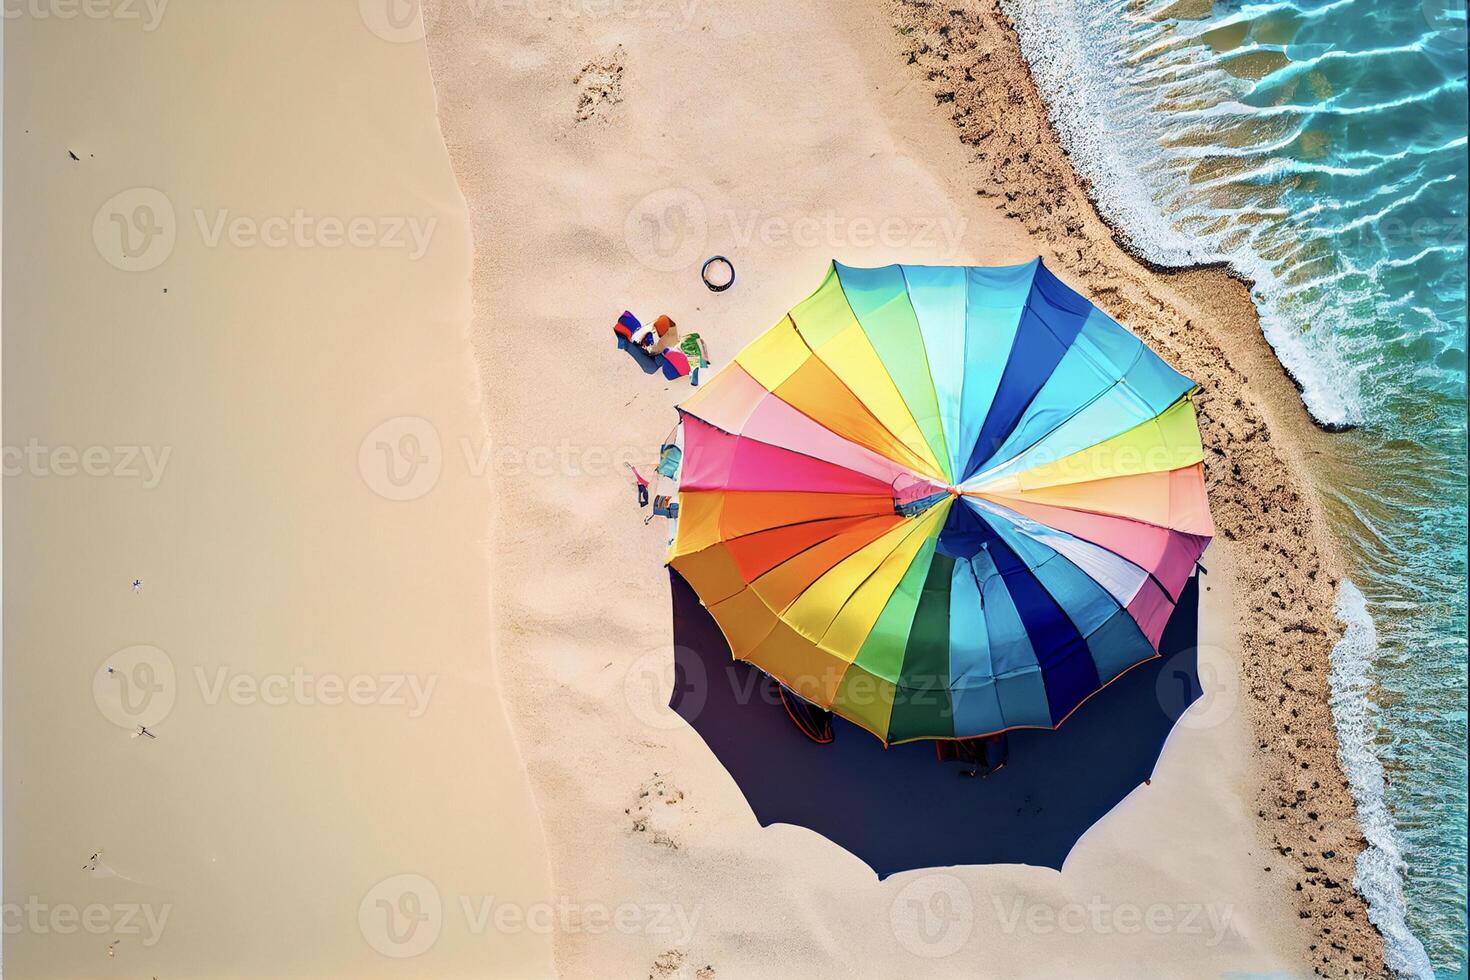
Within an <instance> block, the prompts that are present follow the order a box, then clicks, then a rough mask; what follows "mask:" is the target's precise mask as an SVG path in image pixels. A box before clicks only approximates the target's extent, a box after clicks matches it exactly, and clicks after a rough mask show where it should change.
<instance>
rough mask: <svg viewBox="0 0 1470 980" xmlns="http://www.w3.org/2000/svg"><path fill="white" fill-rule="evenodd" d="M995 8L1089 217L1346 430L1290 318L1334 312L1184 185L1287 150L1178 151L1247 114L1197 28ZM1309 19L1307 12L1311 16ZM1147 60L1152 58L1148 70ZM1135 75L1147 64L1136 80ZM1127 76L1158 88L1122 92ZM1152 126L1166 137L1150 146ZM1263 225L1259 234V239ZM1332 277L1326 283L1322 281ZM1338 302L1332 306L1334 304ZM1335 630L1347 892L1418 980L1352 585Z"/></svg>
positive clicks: (1370, 654)
mask: <svg viewBox="0 0 1470 980" xmlns="http://www.w3.org/2000/svg"><path fill="white" fill-rule="evenodd" d="M1002 5H1003V7H1004V8H1005V11H1006V13H1007V15H1008V16H1009V17H1010V18H1011V20H1012V22H1013V23H1014V24H1015V25H1016V30H1017V33H1018V35H1019V37H1020V41H1021V49H1022V53H1023V54H1024V55H1025V57H1026V60H1027V62H1028V64H1029V66H1030V68H1031V72H1032V76H1033V77H1034V78H1035V80H1036V84H1037V87H1038V88H1039V89H1040V91H1041V94H1042V96H1043V98H1044V99H1045V101H1046V103H1047V110H1048V114H1049V116H1050V118H1051V121H1052V125H1053V126H1054V127H1055V128H1056V130H1057V134H1058V136H1059V137H1060V139H1061V141H1062V143H1063V145H1064V146H1065V147H1066V149H1067V152H1068V154H1069V156H1070V158H1071V160H1072V163H1073V166H1074V167H1075V168H1076V169H1077V171H1078V172H1079V173H1080V174H1081V175H1082V176H1083V177H1084V178H1085V179H1086V180H1087V181H1088V182H1089V183H1090V184H1091V187H1092V194H1093V199H1094V201H1095V202H1096V204H1097V207H1098V209H1099V211H1100V212H1101V213H1102V215H1103V216H1104V217H1105V218H1106V219H1107V220H1108V221H1109V222H1110V223H1111V224H1112V225H1113V227H1114V228H1116V229H1118V231H1119V233H1120V234H1121V235H1122V236H1123V237H1124V239H1125V240H1126V241H1127V242H1128V244H1129V245H1130V247H1132V248H1133V249H1135V250H1136V251H1137V252H1138V253H1139V254H1141V255H1142V256H1144V257H1145V258H1147V259H1149V260H1151V261H1154V262H1157V263H1160V264H1162V265H1172V266H1181V265H1190V264H1195V263H1202V262H1217V261H1225V262H1228V263H1230V265H1231V266H1232V267H1233V268H1235V269H1236V270H1237V271H1238V272H1240V273H1241V274H1243V275H1244V276H1246V277H1247V278H1249V279H1251V280H1252V281H1253V282H1254V283H1255V290H1254V293H1253V298H1254V300H1255V302H1256V306H1257V309H1258V310H1259V311H1260V314H1261V322H1262V332H1263V333H1264V334H1265V337H1266V340H1267V341H1268V342H1269V343H1270V344H1271V346H1272V348H1273V349H1274V350H1275V351H1276V356H1277V357H1278V358H1279V359H1280V361H1281V363H1282V364H1283V365H1284V366H1285V367H1286V369H1287V370H1288V371H1289V372H1291V374H1292V376H1293V377H1295V378H1296V380H1297V382H1298V383H1299V384H1300V385H1301V386H1302V388H1303V392H1302V400H1303V402H1304V403H1305V404H1306V407H1307V409H1308V411H1310V412H1311V413H1312V415H1313V417H1314V418H1316V419H1317V420H1318V421H1319V422H1324V423H1328V424H1345V423H1349V424H1350V423H1355V422H1359V421H1361V420H1362V417H1363V407H1362V399H1361V396H1360V394H1359V389H1358V386H1357V384H1356V383H1355V375H1354V372H1353V370H1352V369H1351V368H1350V367H1349V363H1350V362H1349V359H1348V358H1347V356H1346V352H1345V351H1344V350H1342V349H1341V348H1339V347H1338V344H1339V343H1340V342H1341V338H1340V336H1339V335H1337V334H1334V333H1333V332H1332V331H1330V330H1317V331H1312V332H1310V333H1308V332H1307V331H1304V330H1302V329H1301V328H1300V324H1301V323H1302V322H1303V320H1304V318H1305V319H1308V320H1310V319H1316V318H1321V319H1323V320H1326V319H1327V318H1333V319H1336V317H1334V312H1335V311H1334V309H1333V308H1331V307H1329V306H1326V305H1325V304H1324V303H1321V302H1320V301H1319V302H1315V303H1313V302H1307V303H1305V304H1304V303H1301V302H1298V303H1297V304H1296V306H1295V307H1293V308H1291V309H1287V306H1288V294H1289V293H1290V292H1291V290H1292V285H1293V284H1290V283H1288V282H1286V281H1285V280H1284V278H1283V273H1280V272H1278V264H1277V263H1279V262H1280V259H1281V255H1282V252H1281V250H1280V249H1275V250H1272V249H1269V248H1268V247H1267V246H1268V245H1269V244H1270V243H1269V242H1268V241H1267V240H1266V239H1265V238H1264V237H1263V236H1262V234H1260V233H1242V231H1241V229H1240V226H1238V225H1234V224H1232V223H1231V222H1230V220H1229V219H1230V218H1232V217H1238V215H1236V214H1233V213H1232V212H1231V209H1230V208H1229V205H1228V203H1225V204H1222V203H1220V201H1219V200H1218V199H1212V198H1211V196H1210V193H1209V192H1210V190H1211V188H1212V187H1213V185H1214V184H1215V183H1216V181H1215V180H1204V181H1198V182H1195V183H1191V182H1190V181H1189V180H1188V179H1187V177H1188V174H1189V171H1190V169H1191V168H1192V167H1193V166H1195V165H1196V164H1198V163H1199V162H1200V161H1201V160H1202V159H1203V157H1204V155H1205V154H1210V155H1213V156H1215V157H1216V158H1219V157H1230V156H1240V157H1251V158H1252V159H1254V158H1256V157H1257V156H1258V155H1261V154H1264V155H1265V156H1267V157H1269V156H1270V155H1271V154H1272V153H1274V151H1275V148H1278V147H1280V146H1285V145H1286V144H1288V143H1289V142H1290V141H1291V140H1292V139H1294V138H1295V137H1296V135H1298V134H1297V132H1296V130H1295V129H1293V130H1292V131H1291V132H1289V133H1283V134H1282V135H1280V136H1278V137H1277V138H1276V139H1275V140H1271V139H1265V140H1264V141H1263V142H1261V143H1259V144H1258V145H1256V146H1255V147H1253V148H1250V149H1247V150H1240V151H1237V150H1236V149H1235V148H1232V147H1226V146H1218V145H1209V144H1210V140H1209V139H1208V136H1209V134H1208V133H1203V134H1201V133H1199V132H1198V131H1197V130H1196V131H1192V132H1188V135H1189V136H1191V137H1195V136H1199V135H1204V136H1205V139H1204V141H1203V142H1204V143H1205V144H1206V146H1205V148H1204V149H1203V150H1201V148H1200V147H1197V146H1196V147H1194V149H1189V148H1188V147H1189V146H1190V145H1191V144H1192V143H1197V142H1199V140H1187V139H1186V140H1181V139H1180V137H1181V135H1184V134H1185V132H1186V131H1188V130H1191V128H1192V127H1200V126H1211V125H1222V124H1225V123H1227V122H1229V121H1230V120H1231V119H1232V118H1235V119H1240V118H1242V117H1243V116H1245V115H1247V114H1251V115H1254V114H1255V113H1256V112H1257V110H1254V109H1247V108H1246V107H1244V106H1242V105H1240V104H1239V103H1238V102H1237V101H1235V99H1234V97H1233V96H1232V95H1230V93H1231V92H1233V91H1234V90H1235V87H1236V86H1239V85H1240V84H1241V83H1240V82H1239V80H1237V79H1233V78H1231V77H1230V76H1228V75H1227V74H1226V73H1224V72H1223V71H1221V70H1220V69H1219V68H1218V67H1216V66H1215V65H1214V64H1213V63H1212V62H1211V56H1210V55H1209V53H1208V52H1207V51H1205V50H1204V49H1202V48H1199V47H1193V48H1191V47H1188V46H1182V45H1180V44H1178V43H1177V42H1178V39H1179V37H1180V36H1181V35H1182V34H1183V33H1186V32H1188V31H1191V30H1198V29H1200V28H1199V27H1198V26H1194V25H1181V24H1175V25H1172V27H1171V29H1170V30H1169V31H1165V30H1162V29H1159V28H1157V27H1156V26H1154V25H1151V24H1148V23H1147V22H1143V21H1140V20H1139V16H1140V15H1139V14H1138V13H1137V12H1136V11H1137V7H1136V5H1135V4H1134V3H1133V2H1132V0H1085V2H1079V0H1002ZM1323 12H1324V11H1323V10H1320V9H1319V10H1318V11H1316V15H1320V14H1322V13H1323ZM1221 23H1222V22H1221V21H1215V22H1213V23H1211V24H1210V26H1211V27H1218V26H1220V24H1221ZM1130 32H1132V33H1130ZM1161 53H1167V57H1162V58H1161V57H1159V55H1160V54H1161ZM1145 60H1147V61H1148V64H1147V66H1142V65H1141V64H1140V63H1141V62H1143V61H1145ZM1130 74H1132V75H1133V77H1134V78H1143V79H1145V80H1146V81H1152V82H1154V83H1157V84H1155V85H1153V86H1149V85H1143V86H1139V85H1133V84H1130V83H1129V81H1128V76H1129V75H1130ZM1186 80H1192V82H1193V83H1194V87H1193V88H1192V89H1190V94H1191V95H1192V96H1194V97H1196V104H1195V105H1194V106H1193V107H1192V108H1190V109H1187V110H1184V111H1180V110H1178V109H1177V108H1176V109H1174V110H1173V111H1172V112H1168V113H1164V112H1160V111H1159V110H1158V108H1157V106H1156V101H1157V100H1158V99H1159V98H1160V96H1159V94H1158V93H1159V92H1160V91H1161V86H1163V85H1168V86H1172V87H1173V90H1172V95H1173V97H1175V98H1177V97H1178V93H1179V88H1180V86H1181V85H1182V84H1184V83H1185V82H1186ZM1212 90H1213V91H1214V92H1215V93H1217V94H1218V93H1224V95H1223V96H1221V97H1218V98H1216V99H1215V100H1214V101H1213V103H1212V104H1202V103H1209V102H1210V98H1209V94H1208V93H1209V92H1211V91H1212ZM1266 115H1270V113H1269V112H1267V113H1266ZM1165 126H1168V127H1171V129H1172V131H1165ZM1257 162H1260V161H1257ZM1273 162H1274V163H1275V165H1276V167H1277V171H1276V172H1278V173H1280V172H1285V171H1286V168H1287V167H1288V166H1289V162H1288V161H1284V160H1277V161H1269V160H1268V161H1266V163H1267V165H1268V167H1269V166H1270V164H1271V163H1273ZM1225 179H1226V180H1228V179H1229V178H1225ZM1253 211H1254V216H1255V217H1276V218H1281V217H1284V213H1281V212H1278V211H1275V210H1272V209H1269V208H1267V207H1263V206H1261V205H1260V204H1259V203H1257V205H1256V206H1255V207H1254V208H1253ZM1298 217H1303V216H1298ZM1304 217H1306V218H1308V219H1311V218H1313V216H1312V215H1306V216H1304ZM1222 219H1224V220H1222ZM1268 226H1269V225H1268V223H1266V222H1262V223H1260V226H1259V227H1261V228H1267V227H1268ZM1222 227H1223V229H1224V230H1223V231H1221V230H1220V229H1221V228H1222ZM1298 228H1299V230H1300V229H1301V228H1302V226H1298ZM1306 230H1310V226H1307V228H1306ZM1339 233H1340V232H1339ZM1277 244H1279V242H1278V243H1277ZM1267 251H1274V252H1275V255H1276V260H1275V261H1272V260H1268V259H1267V258H1266V257H1265V256H1264V255H1263V254H1262V253H1263V252H1267ZM1286 274H1289V272H1288V273H1286ZM1340 276H1341V273H1340V272H1339V273H1336V274H1331V275H1328V276H1324V277H1322V280H1323V281H1324V282H1326V281H1330V280H1332V279H1335V278H1338V277H1340ZM1297 285H1299V284H1297ZM1297 298H1298V299H1300V294H1298V297H1297ZM1338 299H1339V301H1342V300H1343V299H1344V294H1339V297H1338ZM1312 314H1315V315H1316V316H1315V317H1314V316H1312ZM1337 615H1338V617H1339V618H1340V619H1341V620H1342V621H1343V622H1344V623H1345V624H1346V626H1347V632H1346V633H1345V635H1344V636H1343V639H1342V641H1341V642H1340V643H1339V644H1338V645H1337V647H1336V648H1334V650H1333V653H1332V675H1331V688H1332V694H1331V702H1332V710H1333V717H1334V719H1335V721H1336V726H1337V729H1338V742H1339V751H1340V762H1341V765H1342V768H1343V771H1344V773H1345V774H1346V775H1347V777H1348V780H1349V783H1350V785H1351V788H1352V792H1353V797H1354V800H1355V802H1356V805H1357V810H1358V820H1359V823H1360V825H1361V826H1362V830H1363V834H1364V837H1365V838H1366V839H1367V841H1368V844H1369V846H1368V848H1367V849H1366V850H1365V851H1364V852H1363V853H1362V854H1361V855H1360V856H1359V858H1358V862H1357V868H1356V875H1355V881H1354V884H1355V886H1356V887H1357V889H1358V891H1359V892H1360V893H1362V895H1363V896H1364V897H1365V899H1366V900H1367V902H1368V905H1369V919H1370V920H1371V921H1372V922H1373V923H1374V925H1376V926H1377V927H1378V929H1379V931H1380V932H1381V933H1382V934H1383V936H1384V941H1385V952H1386V957H1387V961H1388V965H1389V967H1390V968H1391V969H1393V970H1394V971H1395V972H1396V973H1398V974H1400V975H1403V976H1408V977H1415V978H1432V977H1433V976H1434V972H1433V968H1432V967H1431V965H1430V961H1429V957H1428V954H1427V953H1426V952H1425V949H1424V946H1423V944H1422V943H1421V942H1420V941H1419V940H1418V938H1416V937H1415V936H1414V934H1413V933H1412V932H1411V931H1410V929H1409V927H1408V923H1407V921H1406V912H1407V906H1406V902H1405V898H1404V889H1403V872H1404V869H1405V864H1404V858H1403V852H1402V849H1401V846H1400V843H1399V836H1398V832H1397V831H1396V829H1395V828H1394V824H1393V819H1392V816H1391V815H1390V813H1389V810H1388V806H1387V803H1386V801H1385V799H1384V794H1383V778H1384V777H1383V766H1382V763H1381V762H1380V761H1379V759H1378V756H1377V754H1376V752H1375V742H1376V736H1377V732H1378V724H1379V722H1378V707H1377V705H1376V704H1375V703H1374V702H1373V700H1372V698H1371V693H1372V688H1373V683H1374V682H1373V658H1374V655H1375V652H1376V650H1377V646H1378V638H1377V631H1376V629H1375V627H1374V624H1373V619H1372V617H1371V615H1370V614H1369V612H1368V607H1367V602H1366V600H1365V599H1364V597H1363V594H1362V593H1361V592H1360V591H1359V590H1358V589H1357V587H1355V586H1354V585H1353V584H1352V583H1351V582H1348V581H1344V582H1343V584H1342V588H1341V590H1340V592H1339V595H1338V602H1337Z"/></svg>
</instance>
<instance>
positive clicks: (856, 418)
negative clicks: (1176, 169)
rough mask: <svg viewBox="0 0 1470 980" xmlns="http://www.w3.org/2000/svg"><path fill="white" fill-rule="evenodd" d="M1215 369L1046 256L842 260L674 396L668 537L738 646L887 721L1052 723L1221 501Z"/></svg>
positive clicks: (1176, 569) (897, 736) (1083, 689)
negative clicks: (963, 261)
mask: <svg viewBox="0 0 1470 980" xmlns="http://www.w3.org/2000/svg"><path fill="white" fill-rule="evenodd" d="M1195 390H1196V386H1195V384H1194V383H1193V382H1192V381H1190V380H1189V379H1188V378H1185V377H1184V376H1183V375H1181V374H1179V373H1178V372H1176V371H1174V370H1173V369H1172V368H1170V367H1169V366H1168V365H1167V364H1165V363H1164V362H1163V360H1161V359H1160V358H1159V357H1158V356H1157V355H1156V354H1154V353H1153V352H1152V351H1151V350H1149V349H1148V347H1146V346H1145V345H1144V344H1143V343H1142V342H1141V341H1140V340H1139V339H1138V338H1136V337H1135V336H1133V334H1131V333H1129V332H1128V331H1127V330H1125V329H1124V328H1123V327H1122V326H1120V325H1119V324H1118V323H1117V322H1116V321H1114V320H1113V319H1112V318H1110V317H1109V316H1107V315H1106V314H1105V313H1103V312H1102V311H1100V310H1098V309H1097V308H1096V307H1094V306H1093V305H1092V304H1091V303H1090V302H1088V301H1087V300H1086V299H1084V298H1083V297H1082V296H1081V295H1079V294H1078V293H1077V292H1075V291H1074V290H1072V289H1071V288H1069V287H1068V286H1066V285H1065V284H1064V283H1062V281H1061V280H1059V279H1058V278H1057V277H1056V276H1054V275H1052V273H1051V272H1050V271H1049V270H1047V269H1046V268H1045V266H1043V265H1042V263H1041V261H1040V259H1037V260H1035V261H1032V262H1028V263H1026V264H1024V265H1017V266H1004V267H996V268H980V267H969V268H960V267H938V266H905V265H891V266H885V267H882V268H876V269H860V268H853V267H850V266H844V265H840V264H837V263H834V264H833V265H832V267H831V269H830V270H829V272H828V274H827V277H826V279H825V280H824V281H823V283H822V285H821V286H820V288H818V289H817V291H816V292H815V293H813V294H812V295H811V296H810V297H808V298H807V299H806V300H804V301H803V302H802V303H800V304H799V305H797V306H796V307H795V308H794V309H792V310H791V312H790V313H788V314H787V315H786V316H785V317H784V318H782V320H781V321H780V322H779V323H778V324H776V326H774V327H772V328H771V329H770V330H768V331H766V332H765V333H764V334H763V335H761V336H760V337H759V338H757V339H756V340H755V341H754V342H753V343H751V344H750V346H748V347H747V348H745V350H744V351H742V352H741V353H740V354H739V356H737V357H736V359H735V361H734V362H733V363H732V364H730V365H728V366H727V367H725V368H724V369H723V370H722V371H721V372H720V373H719V374H718V375H717V376H716V377H715V378H714V379H712V380H711V381H710V382H709V383H708V384H707V385H705V386H704V387H703V388H701V389H700V390H699V392H698V393H696V394H695V395H694V396H693V397H692V398H690V399H689V400H688V401H687V402H686V403H685V404H684V405H682V406H680V409H679V411H680V424H681V428H682V440H683V463H682V467H681V469H680V473H679V485H678V501H679V510H678V520H677V524H676V527H675V530H674V537H673V541H672V544H671V546H670V552H669V563H670V564H671V565H672V566H673V568H674V569H675V570H676V571H677V572H678V573H679V574H680V575H681V576H683V577H684V579H685V580H686V581H687V582H688V583H689V584H690V585H691V586H692V587H693V588H694V590H695V592H696V593H697V594H698V595H699V597H700V601H701V602H702V603H703V604H704V605H705V606H706V607H707V608H708V610H709V612H710V613H711V615H712V616H713V617H714V620H715V621H716V623H717V624H718V625H719V627H720V630H721V632H723V634H724V636H725V639H726V640H727V641H728V643H729V645H730V649H731V652H732V654H733V655H734V656H735V657H736V658H737V659H740V660H745V661H748V662H750V663H751V664H754V665H755V666H756V667H759V668H760V669H761V670H763V671H765V672H767V673H769V674H770V675H772V676H773V677H775V678H776V679H777V680H779V681H780V682H781V683H782V684H784V685H786V687H788V688H790V689H791V690H792V691H794V692H796V693H797V694H798V695H800V696H801V697H803V698H805V699H806V700H808V701H810V702H812V703H813V704H816V705H818V706H820V707H822V708H825V709H829V710H831V711H833V712H835V713H836V714H838V715H840V716H841V717H844V718H846V719H848V720H849V721H852V722H854V723H855V724H857V725H860V726H862V727H863V728H866V729H867V730H868V731H870V732H872V733H873V734H875V735H877V736H878V737H879V738H881V739H883V740H884V741H885V742H888V743H895V742H903V741H910V740H914V739H951V738H971V737H977V736H981V735H988V734H992V733H997V732H1002V731H1005V730H1008V729H1013V728H1035V727H1043V728H1054V727H1056V726H1057V725H1059V724H1061V723H1062V721H1063V720H1065V719H1066V718H1067V716H1068V715H1069V714H1070V713H1071V712H1072V711H1074V710H1075V709H1076V708H1077V707H1078V705H1080V704H1081V703H1082V702H1083V701H1085V700H1087V698H1089V697H1090V696H1091V695H1093V694H1094V693H1096V692H1097V691H1098V690H1100V689H1101V688H1103V687H1104V686H1106V685H1107V684H1108V683H1109V682H1111V681H1112V680H1113V679H1115V678H1116V677H1118V676H1119V675H1120V674H1122V673H1123V672H1125V671H1127V670H1128V669H1129V668H1130V667H1133V666H1136V665H1137V664H1139V663H1142V662H1143V661H1146V660H1149V659H1151V658H1154V657H1156V656H1157V650H1158V643H1159V637H1160V634H1161V633H1162V631H1163V628H1164V624H1165V622H1166V621H1167V620H1168V618H1169V615H1170V613H1171V612H1172V611H1173V608H1174V604H1175V602H1176V601H1177V600H1178V598H1179V595H1180V591H1181V589H1182V588H1183V587H1184V585H1185V583H1186V582H1187V581H1188V579H1189V576H1190V575H1191V573H1192V571H1193V568H1194V563H1195V562H1196V560H1197V559H1198V558H1199V556H1200V554H1201V553H1202V552H1203V551H1204V548H1205V546H1206V544H1208V542H1209V539H1210V537H1211V535H1213V533H1214V525H1213V522H1212V521H1211V518H1210V513H1209V505H1208V502H1207V500H1206V496H1205V485H1204V472H1203V467H1202V463H1201V460H1202V458H1203V450H1202V447H1201V444H1200V435H1199V427H1198V424H1197V422H1196V419H1195V412H1194V406H1193V403H1192V402H1191V395H1192V393H1193V392H1194V391H1195Z"/></svg>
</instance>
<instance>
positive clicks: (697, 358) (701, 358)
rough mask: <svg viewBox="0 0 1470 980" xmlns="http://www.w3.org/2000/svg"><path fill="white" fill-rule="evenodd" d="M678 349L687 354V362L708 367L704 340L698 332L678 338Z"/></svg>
mask: <svg viewBox="0 0 1470 980" xmlns="http://www.w3.org/2000/svg"><path fill="white" fill-rule="evenodd" d="M679 349H680V350H681V351H683V352H684V353H685V355H687V356H688V358H689V362H690V363H691V364H693V365H694V366H695V367H697V368H702V367H709V356H708V354H707V353H706V349H705V346H704V341H703V340H701V339H700V336H699V334H697V333H691V334H688V335H687V336H684V337H681V338H680V339H679Z"/></svg>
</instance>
